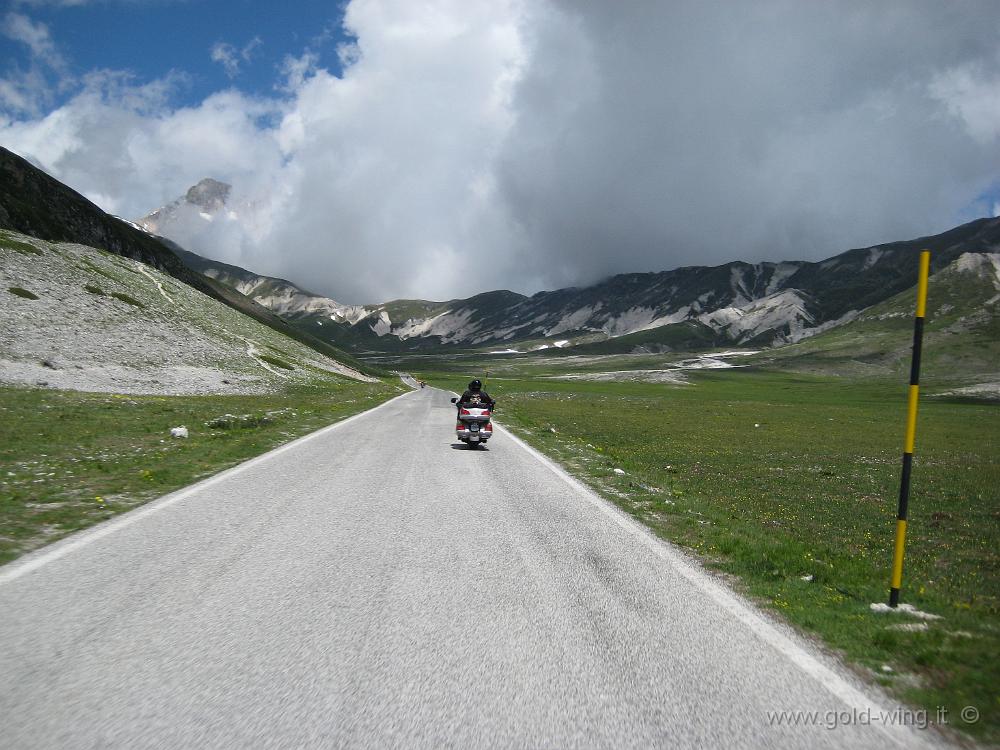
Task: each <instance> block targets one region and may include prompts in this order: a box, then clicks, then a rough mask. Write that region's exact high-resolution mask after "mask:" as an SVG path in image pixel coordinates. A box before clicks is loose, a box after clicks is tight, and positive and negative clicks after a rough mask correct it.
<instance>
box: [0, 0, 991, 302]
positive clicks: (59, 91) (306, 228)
mask: <svg viewBox="0 0 1000 750" xmlns="http://www.w3.org/2000/svg"><path fill="white" fill-rule="evenodd" d="M0 7H2V10H0V52H2V54H0V145H3V146H4V147H6V148H9V149H11V150H13V151H15V152H17V153H19V154H21V155H23V156H25V157H26V158H29V159H31V160H32V161H33V162H34V163H36V164H38V165H39V166H41V167H42V168H43V169H45V170H46V171H48V172H49V173H50V174H52V175H53V176H55V177H56V178H57V179H59V180H62V181H63V182H65V183H66V184H68V185H70V186H71V187H73V188H74V189H75V190H77V191H79V192H81V193H82V194H83V195H85V196H86V197H88V198H89V199H90V200H92V201H93V202H95V203H96V204H97V205H99V206H100V207H101V208H103V209H104V210H106V211H108V212H111V213H114V214H117V215H119V216H123V217H126V218H133V219H134V218H139V217H142V216H144V215H145V214H147V213H148V212H150V211H151V210H153V209H155V208H158V207H159V206H162V205H163V204H165V203H167V202H169V201H171V200H173V199H175V198H176V197H178V196H181V195H183V194H184V192H185V191H186V190H187V188H188V187H190V186H191V185H193V184H195V183H196V182H197V181H199V180H200V179H202V178H204V177H214V178H216V179H220V180H223V181H225V182H227V183H229V184H231V185H232V186H233V192H232V201H233V203H234V209H233V213H234V214H235V215H236V216H237V217H238V220H236V219H234V220H232V221H226V222H214V223H202V224H199V223H197V222H195V223H193V224H192V225H191V226H188V227H185V228H183V229H184V231H185V233H184V234H183V236H182V237H181V236H178V237H174V239H177V240H178V241H180V242H181V244H182V245H186V246H188V247H189V249H192V250H194V251H196V252H201V253H202V254H204V255H207V256H209V257H213V258H217V259H219V260H223V261H226V262H230V263H235V264H237V265H242V266H245V267H248V268H252V269H254V270H256V271H258V272H261V273H267V274H272V275H276V276H281V277H284V278H290V279H293V280H298V281H300V282H301V283H304V284H305V285H306V286H307V287H309V288H311V289H314V290H315V291H318V292H322V293H325V294H329V295H331V296H333V297H334V298H336V299H338V300H340V301H343V302H365V303H367V302H373V301H382V300H386V299H390V298H394V297H422V298H438V299H448V298H454V297H458V296H468V295H470V294H473V293H475V292H479V291H485V290H486V289H489V288H509V289H512V290H516V291H520V292H532V291H537V290H539V289H542V288H550V289H551V288H555V287H560V286H569V285H575V284H586V283H590V282H593V281H595V280H597V279H599V278H601V277H603V276H606V275H608V274H612V273H622V272H637V271H659V270H666V269H670V268H674V267H677V266H681V265H716V264H721V263H725V262H728V261H732V260H746V261H751V262H753V261H762V260H770V261H780V260H819V259H822V258H825V257H829V256H831V255H834V254H836V253H839V252H842V251H844V250H846V249H849V248H858V247H869V246H872V245H875V244H879V243H883V242H890V241H894V240H902V239H911V238H915V237H920V236H924V235H929V234H935V233H938V232H942V231H945V230H947V229H949V228H951V227H953V226H955V225H957V224H959V223H962V222H965V221H968V220H970V219H973V218H976V217H980V216H985V215H996V214H1000V3H998V2H997V0H963V2H962V3H960V4H958V3H949V2H941V0H880V1H879V2H877V3H872V2H870V0H838V2H836V3H820V2H789V0H754V2H744V1H743V0H720V2H712V3H706V2H703V1H702V0H671V2H663V3H655V2H650V0H615V1H614V2H610V1H609V2H576V1H575V0H419V2H417V1H416V0H343V2H334V3H319V2H284V3H276V2H266V3H263V2H249V1H247V0H229V1H216V2H207V1H203V0H178V1H177V2H169V1H168V0H159V1H157V0H8V2H7V4H6V5H5V6H0ZM345 28H347V29H350V33H351V34H352V35H353V36H352V37H348V36H347V35H346V32H345ZM345 45H347V46H346V47H345ZM344 49H346V50H348V51H350V54H349V55H348V56H347V57H346V58H343V59H342V57H341V55H340V54H339V51H340V50H344ZM179 231H180V230H179ZM181 240H183V241H181ZM482 258H487V259H488V260H489V263H490V267H491V274H490V276H489V278H488V279H487V278H482V277H480V276H478V275H477V274H476V273H475V269H476V268H477V267H478V263H479V262H480V260H481V259H482Z"/></svg>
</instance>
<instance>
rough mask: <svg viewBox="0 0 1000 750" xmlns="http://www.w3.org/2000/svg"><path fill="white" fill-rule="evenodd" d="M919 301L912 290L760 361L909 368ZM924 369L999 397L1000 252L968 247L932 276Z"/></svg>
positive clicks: (868, 369) (824, 368) (862, 371)
mask: <svg viewBox="0 0 1000 750" xmlns="http://www.w3.org/2000/svg"><path fill="white" fill-rule="evenodd" d="M996 249H997V251H1000V248H996ZM915 303H916V295H915V291H914V290H913V289H907V290H906V291H904V292H901V293H899V294H896V295H893V296H892V297H890V298H888V299H886V300H883V301H882V302H880V303H878V304H876V305H873V306H871V307H869V308H867V309H865V310H864V312H862V313H861V314H860V315H858V316H856V317H855V318H854V319H853V320H851V321H850V322H848V323H845V324H844V325H841V326H838V327H836V328H834V329H832V330H829V331H827V332H825V333H822V334H819V335H817V336H815V337H813V338H810V339H807V340H804V341H802V342H800V343H798V344H795V345H792V346H787V347H783V348H781V349H775V350H772V351H771V352H769V353H767V354H766V355H764V356H763V357H761V356H760V355H758V361H760V362H764V363H773V364H776V365H779V366H781V367H782V368H785V369H789V368H790V369H799V370H803V371H812V370H815V371H818V372H826V373H829V372H840V373H842V374H845V375H882V374H888V373H897V374H900V375H904V374H905V373H906V372H907V371H908V368H909V365H910V351H911V344H912V336H913V315H914V306H915ZM922 370H923V373H924V375H925V376H926V378H929V379H933V380H934V381H936V382H938V383H941V382H955V383H956V384H965V385H963V386H962V387H963V388H965V389H966V390H967V391H968V395H974V394H977V393H985V394H994V397H1000V252H965V253H962V254H961V255H959V256H958V257H957V258H956V259H954V260H953V261H952V262H951V263H950V264H948V265H947V266H946V267H945V268H943V269H941V270H939V271H938V272H937V273H935V274H933V275H932V276H931V277H930V281H929V285H928V295H927V314H926V323H925V337H924V354H923V364H922Z"/></svg>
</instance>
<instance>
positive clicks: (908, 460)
mask: <svg viewBox="0 0 1000 750" xmlns="http://www.w3.org/2000/svg"><path fill="white" fill-rule="evenodd" d="M930 264H931V254H930V252H929V251H927V250H924V251H923V252H921V253H920V274H919V276H918V281H917V315H916V318H914V321H913V360H912V363H911V365H910V394H909V399H908V403H907V410H906V445H905V447H904V448H903V474H902V477H901V479H900V482H899V510H898V511H897V513H896V548H895V551H894V552H893V555H892V584H891V587H890V588H889V606H890V607H895V606H897V605H898V604H899V588H900V586H901V585H902V583H903V549H904V547H905V545H906V514H907V506H908V505H909V503H910V472H911V471H912V470H913V445H914V443H915V442H916V437H917V401H918V399H919V398H920V353H921V350H922V348H923V341H924V313H925V312H926V310H927V276H928V274H929V272H930Z"/></svg>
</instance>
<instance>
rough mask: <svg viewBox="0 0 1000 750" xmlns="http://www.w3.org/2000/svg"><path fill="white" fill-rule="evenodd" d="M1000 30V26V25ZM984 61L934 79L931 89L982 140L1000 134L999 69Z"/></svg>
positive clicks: (987, 140)
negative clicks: (985, 65) (985, 64)
mask: <svg viewBox="0 0 1000 750" xmlns="http://www.w3.org/2000/svg"><path fill="white" fill-rule="evenodd" d="M998 31H1000V29H998ZM998 67H1000V66H997V65H995V66H993V70H992V71H988V70H986V69H985V68H984V66H983V65H982V64H981V63H973V64H967V65H963V66H961V67H958V68H952V69H950V70H947V71H945V72H943V73H940V74H938V75H936V76H934V78H933V79H932V80H931V83H930V91H931V93H932V95H933V96H934V97H936V98H937V99H939V100H940V101H941V102H942V103H944V105H945V106H946V107H947V108H948V111H949V112H950V113H951V114H952V115H954V116H955V117H957V118H959V119H960V120H961V121H962V122H963V123H964V125H965V127H966V129H967V130H968V132H969V134H970V135H971V136H972V137H973V138H975V139H976V140H978V141H980V142H981V143H983V144H989V143H991V142H992V141H995V140H996V139H997V138H998V137H1000V72H998V70H997V68H998Z"/></svg>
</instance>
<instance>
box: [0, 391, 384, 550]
mask: <svg viewBox="0 0 1000 750" xmlns="http://www.w3.org/2000/svg"><path fill="white" fill-rule="evenodd" d="M400 391H401V386H398V385H396V384H395V383H387V382H377V383H361V382H356V381H349V380H346V379H341V378H330V377H328V378H325V379H324V380H322V381H317V382H316V383H315V384H313V385H300V386H296V387H293V388H291V389H289V390H287V391H285V392H282V393H276V394H271V395H266V396H135V395H121V394H110V393H83V392H78V391H56V390H48V389H37V388H11V387H3V388H0V563H4V562H7V561H9V560H12V559H14V558H15V557H17V556H19V555H21V554H24V553H25V552H29V551H31V550H33V549H36V548H38V547H40V546H42V545H43V544H47V543H49V542H52V541H55V540H56V539H59V538H61V537H63V536H65V535H67V534H69V533H71V532H73V531H77V530H79V529H82V528H86V527H88V526H92V525H93V524H95V523H98V522H100V521H104V520H106V519H108V518H111V517H112V516H114V515H116V514H118V513H121V512H124V511H127V510H130V509H131V508H134V507H135V506H137V505H140V504H142V503H144V502H146V501H148V500H151V499H153V498H155V497H159V496H160V495H164V494H166V493H168V492H172V491H174V490H176V489H180V488H181V487H184V486H186V485H188V484H191V483H192V482H195V481H197V480H199V479H203V478H205V477H207V476H210V475H212V474H215V473H217V472H219V471H221V470H223V469H226V468H229V467H231V466H234V465H236V464H238V463H240V462H242V461H244V460H246V459H249V458H251V457H253V456H256V455H259V454H261V453H264V452H266V451H268V450H270V449H271V448H274V447H276V446H278V445H280V444H282V443H286V442H288V441H289V440H292V439H294V438H296V437H299V436H301V435H305V434H307V433H309V432H312V431H313V430H317V429H319V428H320V427H323V426H325V425H328V424H330V423H332V422H337V421H339V420H341V419H344V418H346V417H348V416H350V415H352V414H356V413H358V412H360V411H363V410H365V409H369V408H371V407H372V406H375V405H376V404H378V403H380V402H382V401H384V400H386V399H388V398H390V397H392V396H394V395H397V394H398V393H399V392H400ZM181 425H184V426H186V427H187V428H188V433H189V437H188V438H187V439H184V438H172V437H171V435H170V428H172V427H178V426H181Z"/></svg>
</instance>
